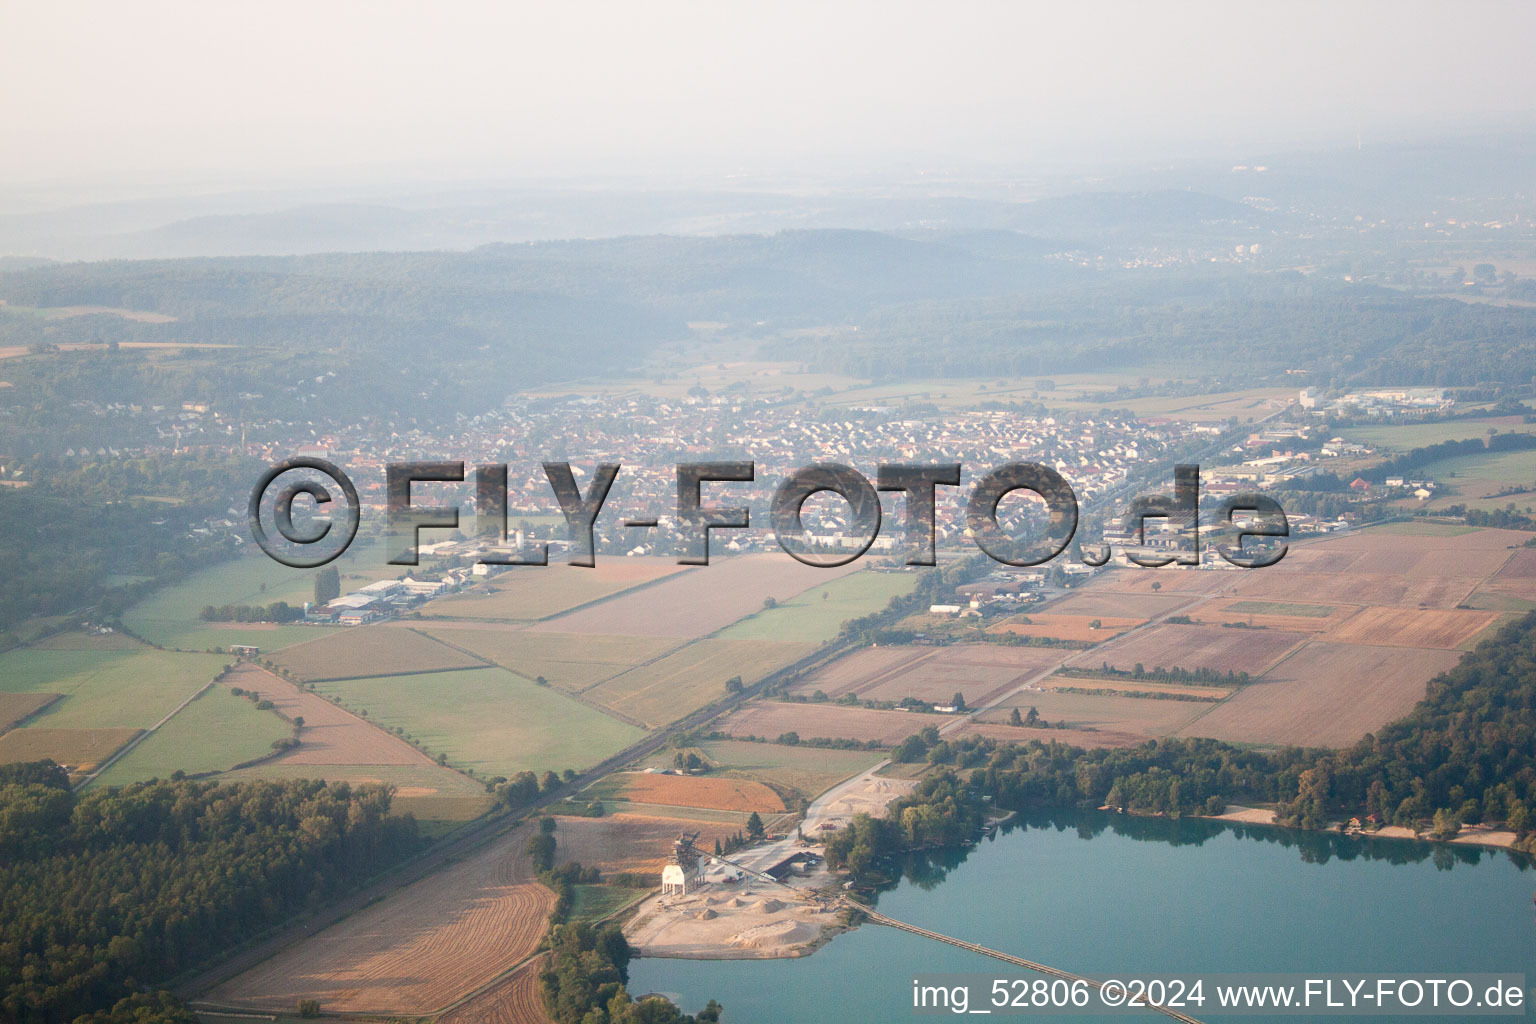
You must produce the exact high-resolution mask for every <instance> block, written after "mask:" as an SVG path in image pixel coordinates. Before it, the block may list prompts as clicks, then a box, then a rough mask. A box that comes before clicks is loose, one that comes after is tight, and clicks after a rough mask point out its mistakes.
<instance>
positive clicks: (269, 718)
mask: <svg viewBox="0 0 1536 1024" xmlns="http://www.w3.org/2000/svg"><path fill="white" fill-rule="evenodd" d="M292 732H293V727H292V726H291V725H289V724H288V723H287V722H285V721H283V720H282V719H281V718H279V717H278V716H277V715H275V714H273V713H272V712H270V711H260V710H258V709H257V707H256V705H255V704H254V703H252V702H251V701H249V700H247V699H245V698H244V697H236V696H235V695H234V694H232V693H230V692H229V690H228V689H227V688H225V687H223V686H214V687H212V688H210V689H209V690H208V691H207V692H205V693H203V694H201V695H200V696H199V697H198V698H197V699H196V700H194V701H193V702H192V703H190V704H188V705H187V706H186V707H184V708H182V709H181V710H180V711H178V712H177V713H176V715H175V716H174V717H173V718H172V719H171V720H170V721H169V722H166V723H165V724H164V725H162V726H161V727H160V728H159V729H157V730H156V731H155V732H154V733H153V734H151V735H150V736H148V737H146V738H145V740H144V742H142V743H140V744H139V745H138V746H136V747H134V748H133V749H132V750H131V751H129V752H128V754H127V755H126V756H125V757H124V758H123V759H122V760H121V761H118V762H117V763H116V764H114V765H113V766H112V767H111V768H108V769H107V770H106V771H105V772H103V773H102V774H101V775H100V776H99V777H98V778H96V779H95V780H94V781H92V783H91V785H92V786H121V785H125V784H126V783H129V782H142V781H144V780H146V779H168V778H170V776H171V773H173V772H175V771H177V770H181V771H184V772H186V773H187V774H188V775H196V774H200V773H203V772H217V771H224V770H225V769H228V768H233V767H234V766H235V765H237V764H243V763H245V762H246V761H250V760H253V759H255V758H258V757H263V756H265V755H267V754H270V753H272V744H273V742H274V741H277V740H282V739H286V738H288V737H289V736H290V735H292Z"/></svg>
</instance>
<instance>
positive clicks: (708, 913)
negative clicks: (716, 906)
mask: <svg viewBox="0 0 1536 1024" xmlns="http://www.w3.org/2000/svg"><path fill="white" fill-rule="evenodd" d="M719 916H720V915H719V914H717V913H715V912H714V911H713V910H710V909H709V908H708V907H705V908H704V909H703V910H701V911H699V912H698V913H697V914H694V915H693V918H694V920H696V921H713V920H714V919H715V918H717V917H719Z"/></svg>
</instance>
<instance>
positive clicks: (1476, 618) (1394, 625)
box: [1327, 608, 1499, 649]
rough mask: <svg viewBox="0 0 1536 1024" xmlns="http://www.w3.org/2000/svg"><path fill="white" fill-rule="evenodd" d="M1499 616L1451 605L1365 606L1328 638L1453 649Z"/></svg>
mask: <svg viewBox="0 0 1536 1024" xmlns="http://www.w3.org/2000/svg"><path fill="white" fill-rule="evenodd" d="M1498 618H1499V615H1498V613H1497V612H1474V611H1467V610H1465V609H1452V608H1433V609H1431V608H1365V609H1362V610H1361V611H1360V612H1359V613H1358V614H1356V615H1354V616H1351V617H1350V618H1348V619H1346V620H1345V621H1344V622H1342V623H1340V624H1339V625H1337V626H1335V627H1334V628H1333V629H1331V630H1329V631H1328V634H1327V637H1328V639H1329V640H1332V641H1334V642H1335V643H1341V644H1374V645H1376V646H1378V647H1443V648H1447V649H1454V648H1458V647H1461V646H1462V645H1464V644H1466V643H1467V642H1468V641H1469V640H1471V639H1472V638H1473V637H1475V636H1477V634H1479V633H1481V632H1482V631H1483V630H1485V629H1487V628H1488V627H1489V626H1491V625H1493V623H1494V622H1495V621H1497V619H1498Z"/></svg>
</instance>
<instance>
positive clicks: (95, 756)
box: [0, 728, 142, 774]
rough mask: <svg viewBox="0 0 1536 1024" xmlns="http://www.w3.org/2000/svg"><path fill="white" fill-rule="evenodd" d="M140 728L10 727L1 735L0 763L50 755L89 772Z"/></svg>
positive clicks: (63, 762)
mask: <svg viewBox="0 0 1536 1024" xmlns="http://www.w3.org/2000/svg"><path fill="white" fill-rule="evenodd" d="M141 731H142V730H139V729H48V728H26V729H12V730H11V731H10V732H8V733H6V734H5V735H3V736H0V764H16V763H18V762H21V761H41V760H42V759H43V758H45V757H46V758H50V759H52V760H54V761H56V762H58V763H59V764H61V765H64V766H65V767H67V768H69V770H70V771H71V772H72V773H74V774H80V773H81V772H86V771H90V770H91V769H92V768H95V767H96V766H97V765H98V764H100V763H101V762H103V761H105V760H106V759H107V758H109V757H111V756H112V754H113V753H114V752H116V750H117V749H118V748H119V747H121V746H122V745H123V744H124V743H127V742H128V741H129V740H131V739H133V738H134V737H135V736H137V735H138V734H139V733H140V732H141Z"/></svg>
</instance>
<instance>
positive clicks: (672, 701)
mask: <svg viewBox="0 0 1536 1024" xmlns="http://www.w3.org/2000/svg"><path fill="white" fill-rule="evenodd" d="M813 649H814V645H812V644H803V643H801V644H795V643H775V642H774V641H772V640H723V639H718V638H713V637H711V638H707V639H704V640H696V641H694V642H693V643H691V644H688V645H687V646H686V647H683V648H681V649H679V650H676V651H674V652H672V653H671V654H668V655H667V656H666V657H664V658H661V659H658V660H656V661H652V662H650V663H649V664H642V665H636V666H635V667H634V668H632V669H629V670H628V671H624V672H620V673H618V674H617V675H614V676H612V677H611V678H609V679H606V680H604V681H603V682H601V683H599V684H598V685H596V686H594V687H592V688H591V689H589V690H586V691H583V693H582V696H583V698H585V699H587V700H591V701H595V702H597V703H598V704H601V705H603V706H604V707H606V708H610V709H612V710H613V711H615V712H617V713H619V714H621V715H624V716H626V717H629V718H633V719H637V720H639V721H641V722H644V723H645V724H646V725H647V726H648V727H651V728H656V727H659V726H663V725H666V724H667V723H669V722H674V721H676V720H677V719H679V718H682V717H683V716H684V715H686V714H688V713H689V712H690V711H693V710H694V709H695V708H700V707H703V706H704V705H705V704H708V703H710V702H711V701H715V700H719V699H720V698H722V697H724V696H725V692H726V691H725V681H726V680H727V679H730V678H732V677H734V676H740V677H741V679H742V681H743V682H744V683H745V684H747V685H748V686H750V685H751V684H753V683H755V682H757V681H758V680H759V679H762V678H763V677H764V676H766V675H768V674H769V673H771V672H773V671H775V670H776V669H779V668H782V667H784V666H785V665H788V664H790V663H792V662H794V661H796V660H797V659H799V658H803V657H804V656H805V655H807V654H809V653H810V652H811V651H812V650H813Z"/></svg>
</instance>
